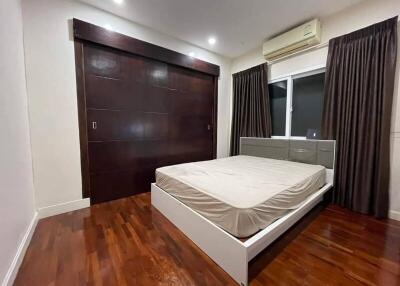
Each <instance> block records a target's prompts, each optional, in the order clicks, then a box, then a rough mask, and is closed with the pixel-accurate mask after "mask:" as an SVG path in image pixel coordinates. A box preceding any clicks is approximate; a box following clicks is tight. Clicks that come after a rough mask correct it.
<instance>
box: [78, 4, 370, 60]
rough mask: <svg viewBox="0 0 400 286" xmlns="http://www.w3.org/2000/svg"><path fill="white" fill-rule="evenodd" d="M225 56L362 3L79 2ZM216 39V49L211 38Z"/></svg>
mask: <svg viewBox="0 0 400 286" xmlns="http://www.w3.org/2000/svg"><path fill="white" fill-rule="evenodd" d="M80 1H82V2H86V3H88V4H90V5H92V6H95V7H98V8H100V9H103V10H106V11H108V12H110V13H113V14H116V15H118V16H120V17H123V18H125V19H128V20H131V21H133V22H136V23H139V24H141V25H144V26H147V27H150V28H152V29H155V30H158V31H160V32H162V33H164V34H168V35H171V36H173V37H176V38H178V39H181V40H184V41H186V42H189V43H191V44H194V45H196V46H199V47H202V48H205V49H208V50H211V51H213V52H216V53H218V54H221V55H224V56H226V57H231V58H232V57H237V56H240V55H242V54H244V53H246V52H248V51H250V50H253V49H254V48H256V47H258V46H260V45H261V43H262V42H263V41H264V40H265V39H267V38H270V37H271V36H273V35H276V34H278V33H280V32H283V31H285V30H287V29H289V28H291V27H294V26H296V25H298V24H302V23H303V22H305V21H307V20H310V19H312V18H315V17H319V18H322V17H325V16H327V15H329V14H332V13H335V12H337V11H339V10H341V9H344V8H346V7H348V6H351V5H353V4H355V3H357V2H360V1H362V0H334V1H332V0H120V1H123V2H122V4H116V3H115V2H114V0H80ZM210 36H214V37H216V39H217V42H216V44H215V45H213V46H211V45H210V44H208V38H209V37H210Z"/></svg>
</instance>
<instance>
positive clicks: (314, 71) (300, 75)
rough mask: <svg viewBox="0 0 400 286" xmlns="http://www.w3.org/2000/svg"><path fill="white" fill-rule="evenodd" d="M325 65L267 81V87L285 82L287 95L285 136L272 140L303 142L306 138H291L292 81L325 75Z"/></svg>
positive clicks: (275, 137)
mask: <svg viewBox="0 0 400 286" xmlns="http://www.w3.org/2000/svg"><path fill="white" fill-rule="evenodd" d="M325 71H326V68H325V65H320V66H314V67H311V68H307V69H303V70H300V71H296V72H292V73H290V74H286V75H283V76H279V77H276V78H271V79H270V80H269V81H268V85H269V84H271V83H276V82H280V81H286V86H287V93H286V124H285V135H284V136H274V135H273V136H271V138H274V139H293V140H304V139H306V136H291V133H292V112H293V106H292V102H293V80H294V79H298V78H303V77H306V76H311V75H315V74H320V73H325Z"/></svg>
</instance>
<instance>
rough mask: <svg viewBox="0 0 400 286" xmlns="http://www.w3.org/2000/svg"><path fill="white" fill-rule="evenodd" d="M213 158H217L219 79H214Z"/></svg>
mask: <svg viewBox="0 0 400 286" xmlns="http://www.w3.org/2000/svg"><path fill="white" fill-rule="evenodd" d="M212 126H213V158H214V159H216V158H217V137H218V77H216V76H215V77H214V107H213V125H212Z"/></svg>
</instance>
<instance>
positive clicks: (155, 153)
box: [73, 19, 219, 204]
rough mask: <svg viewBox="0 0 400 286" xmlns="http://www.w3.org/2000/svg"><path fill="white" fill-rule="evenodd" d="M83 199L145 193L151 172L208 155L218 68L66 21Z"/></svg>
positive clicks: (213, 144)
mask: <svg viewBox="0 0 400 286" xmlns="http://www.w3.org/2000/svg"><path fill="white" fill-rule="evenodd" d="M73 27H74V40H75V59H76V74H77V88H78V112H79V131H80V142H81V165H82V182H83V188H82V189H83V196H84V197H90V200H91V203H92V204H95V203H100V202H105V201H109V200H114V199H118V198H121V197H126V196H131V195H134V194H138V193H142V192H147V191H150V184H151V183H152V182H154V181H155V169H156V168H158V167H162V166H167V165H173V164H178V163H184V162H192V161H201V160H209V159H212V158H215V156H216V139H217V138H216V131H217V128H216V126H217V85H218V76H219V67H218V66H216V65H213V64H210V63H206V62H203V61H200V60H197V59H194V58H191V57H188V56H186V55H183V54H179V53H177V52H174V51H171V50H168V49H165V48H162V47H159V46H155V45H153V44H149V43H146V42H143V41H139V40H137V39H134V38H130V37H127V36H124V35H121V34H118V33H116V32H112V31H108V30H106V29H103V28H101V27H98V26H95V25H92V24H89V23H85V22H83V21H80V20H77V19H74V20H73Z"/></svg>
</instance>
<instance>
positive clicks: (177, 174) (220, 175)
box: [156, 155, 325, 238]
mask: <svg viewBox="0 0 400 286" xmlns="http://www.w3.org/2000/svg"><path fill="white" fill-rule="evenodd" d="M324 184H325V168H324V167H322V166H319V165H309V164H303V163H297V162H291V161H283V160H274V159H267V158H260V157H252V156H242V155H241V156H234V157H228V158H223V159H216V160H211V161H202V162H194V163H186V164H180V165H174V166H168V167H163V168H158V169H157V170H156V185H157V186H158V187H160V188H161V189H163V190H164V191H166V192H167V193H169V194H170V195H172V196H173V197H175V198H177V199H178V200H179V201H181V202H182V203H184V204H185V205H187V206H188V207H190V208H191V209H193V210H194V211H196V212H197V213H199V214H201V215H202V216H204V217H205V218H207V219H208V220H210V221H211V222H213V223H214V224H216V225H217V226H219V227H221V228H222V229H224V230H226V231H227V232H229V233H230V234H232V235H234V236H236V237H241V238H242V237H248V236H250V235H252V234H254V233H256V232H258V231H259V230H261V229H263V228H265V227H267V226H268V225H269V224H271V223H272V222H274V221H275V220H277V219H279V218H281V217H282V216H284V215H285V214H287V213H288V212H290V211H291V210H293V209H296V208H297V207H298V206H299V205H300V204H301V203H302V202H303V201H304V200H305V199H306V198H307V197H308V196H309V195H311V194H313V193H314V192H316V191H317V190H318V189H320V188H321V187H322V186H323V185H324Z"/></svg>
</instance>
